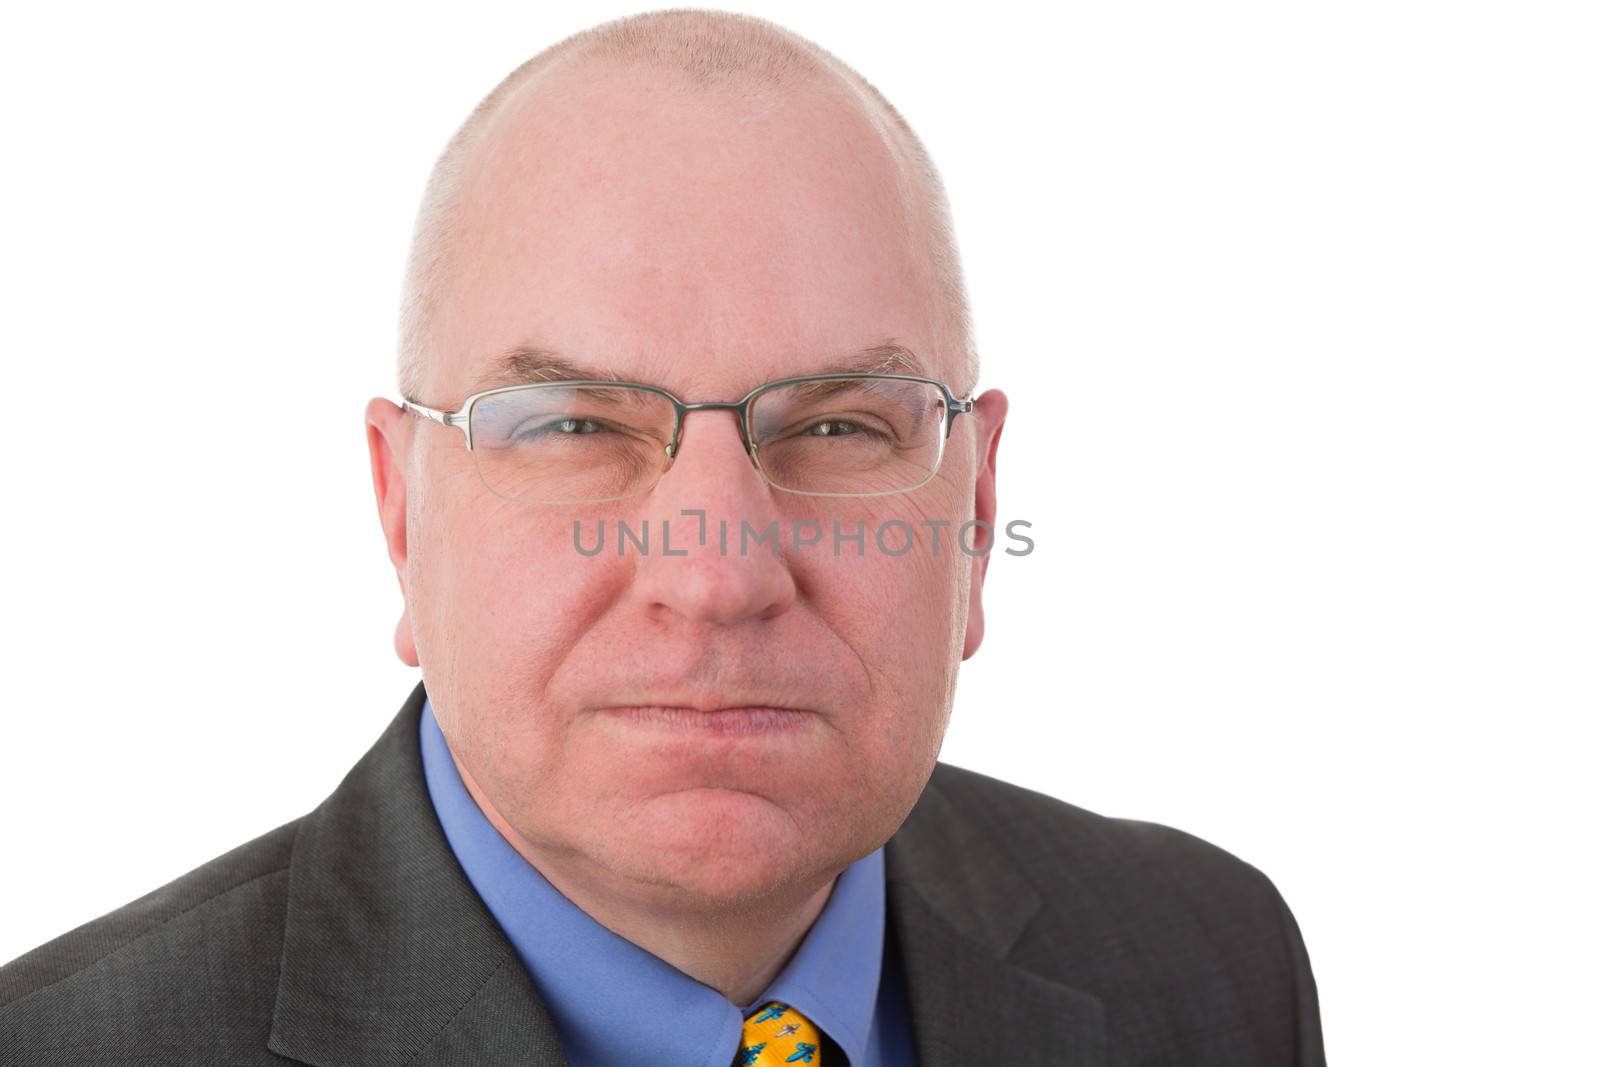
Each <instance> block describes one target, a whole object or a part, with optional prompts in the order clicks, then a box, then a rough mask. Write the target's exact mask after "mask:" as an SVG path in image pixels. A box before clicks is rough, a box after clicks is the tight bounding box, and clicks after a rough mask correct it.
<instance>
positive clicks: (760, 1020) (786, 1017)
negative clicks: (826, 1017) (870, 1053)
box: [733, 1000, 838, 1067]
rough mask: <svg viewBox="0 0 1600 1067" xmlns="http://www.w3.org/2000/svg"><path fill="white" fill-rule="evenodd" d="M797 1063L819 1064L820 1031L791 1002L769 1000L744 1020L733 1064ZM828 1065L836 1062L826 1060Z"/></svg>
mask: <svg viewBox="0 0 1600 1067" xmlns="http://www.w3.org/2000/svg"><path fill="white" fill-rule="evenodd" d="M798 1063H804V1064H809V1065H810V1067H821V1064H822V1034H821V1032H820V1031H818V1029H817V1028H816V1026H814V1025H813V1024H812V1022H811V1020H810V1019H807V1018H806V1017H805V1016H804V1015H801V1014H800V1012H799V1011H798V1010H797V1009H796V1008H794V1007H793V1006H792V1005H789V1004H785V1003H783V1002H782V1001H780V1000H769V1001H767V1003H765V1004H763V1005H762V1006H761V1007H760V1008H758V1009H756V1012H755V1014H753V1015H751V1016H750V1017H749V1018H748V1019H746V1020H745V1021H744V1033H743V1036H742V1038H741V1040H740V1042H739V1054H738V1055H737V1056H735V1057H734V1058H733V1064H734V1067H746V1065H748V1064H756V1065H758V1067H777V1065H779V1064H785V1065H787V1064H798ZM828 1067H838V1065H835V1064H829V1065H828Z"/></svg>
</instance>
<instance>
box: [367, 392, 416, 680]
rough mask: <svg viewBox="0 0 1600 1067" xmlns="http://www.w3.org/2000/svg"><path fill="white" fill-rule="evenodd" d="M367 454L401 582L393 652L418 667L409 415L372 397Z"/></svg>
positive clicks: (391, 557)
mask: <svg viewBox="0 0 1600 1067" xmlns="http://www.w3.org/2000/svg"><path fill="white" fill-rule="evenodd" d="M366 418H367V453H368V456H369V457H370V459H371V460H372V491H373V493H374V494H376V496H377V498H378V522H379V523H380V524H381V525H382V526H383V540H384V543H385V544H387V545H388V547H389V562H390V563H392V564H394V572H395V576H396V577H397V578H399V580H400V597H401V604H402V607H401V609H400V622H399V624H398V625H397V626H396V627H395V629H394V652H395V655H397V656H399V657H400V662H402V663H404V664H406V665H407V666H410V667H416V666H418V665H419V663H418V660H417V643H416V640H415V639H414V638H413V637H412V636H411V620H410V617H409V610H408V608H407V607H406V605H408V604H409V603H410V600H409V594H408V591H407V589H406V478H405V471H406V466H405V463H404V457H405V456H406V454H407V450H408V448H409V446H410V443H411V438H410V436H409V431H410V429H411V427H410V426H409V425H407V424H408V422H409V421H410V420H409V416H407V415H406V413H405V412H404V411H402V410H400V408H399V406H398V405H396V404H395V403H394V402H393V401H390V400H385V399H384V398H383V397H373V398H372V399H371V400H369V401H368V402H367V414H366Z"/></svg>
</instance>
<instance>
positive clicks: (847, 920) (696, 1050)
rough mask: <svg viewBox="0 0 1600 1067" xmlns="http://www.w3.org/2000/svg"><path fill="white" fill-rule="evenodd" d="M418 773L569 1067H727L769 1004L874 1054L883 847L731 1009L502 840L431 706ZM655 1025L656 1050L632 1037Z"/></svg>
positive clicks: (856, 1051)
mask: <svg viewBox="0 0 1600 1067" xmlns="http://www.w3.org/2000/svg"><path fill="white" fill-rule="evenodd" d="M421 741H422V767H423V774H424V777H425V778H426V780H427V787H428V794H429V796H430V798H431V799H432V801H433V808H434V811H435V812H437V813H438V816H439V822H440V825H441V826H442V827H443V829H444V834H445V838H446V839H447V840H448V841H449V843H450V848H451V850H452V851H453V852H454V853H455V855H456V858H457V860H459V861H460V863H461V867H462V869H463V870H464V871H465V873H466V875H467V879H468V880H469V881H470V882H471V883H472V885H473V888H474V889H476V890H477V892H478V895H479V896H480V897H482V898H483V902H484V904H485V905H486V906H487V907H488V909H489V911H490V913H491V914H492V915H493V916H494V917H495V920H496V921H497V922H498V923H499V924H500V926H501V928H502V929H503V930H504V931H505V933H506V936H507V938H508V939H509V940H510V941H511V944H512V946H513V947H514V948H515V949H516V950H517V954H518V955H519V956H520V957H521V958H522V962H523V964H524V965H525V966H526V967H527V969H528V972H529V974H530V976H531V977H532V978H533V982H534V985H535V986H536V987H537V988H538V990H539V995H540V997H541V998H542V999H543V1000H544V1002H545V1007H546V1008H547V1009H548V1010H549V1012H550V1016H551V1018H552V1020H553V1021H554V1023H555V1025H556V1029H557V1031H558V1032H559V1033H560V1036H561V1040H562V1046H563V1048H564V1049H565V1051H566V1053H567V1057H568V1059H569V1060H570V1061H571V1063H572V1065H573V1067H592V1065H599V1064H609V1063H621V1062H629V1061H631V1060H632V1059H634V1058H637V1057H638V1055H639V1053H640V1051H641V1050H642V1048H643V1047H647V1048H648V1049H649V1051H650V1053H651V1055H650V1056H649V1059H651V1060H652V1061H653V1062H659V1063H683V1064H704V1065H705V1067H726V1065H727V1064H728V1063H729V1062H731V1060H732V1059H733V1056H734V1054H735V1053H736V1052H737V1051H738V1046H739V1039H740V1035H741V1033H742V1029H743V1021H744V1017H745V1016H746V1015H748V1014H749V1013H750V1012H751V1011H753V1010H754V1009H755V1008H756V1007H757V1006H759V1005H761V1004H765V1003H766V1002H767V1001H769V1000H779V1001H782V1002H784V1003H785V1004H791V1005H793V1006H794V1007H795V1008H797V1009H799V1011H800V1013H801V1014H802V1015H804V1016H805V1017H806V1018H807V1019H809V1020H811V1021H812V1022H813V1023H815V1024H816V1025H817V1026H818V1027H820V1028H821V1029H822V1030H823V1032H824V1033H826V1034H827V1035H828V1036H829V1037H830V1038H832V1039H833V1040H834V1041H835V1042H837V1043H838V1045H839V1047H840V1048H841V1049H842V1050H843V1051H844V1053H845V1054H846V1055H847V1056H848V1057H849V1060H850V1063H852V1064H862V1063H864V1062H865V1058H866V1047H867V1040H868V1036H869V1034H870V1032H871V1029H872V1015H873V1010H874V1007H875V1006H876V1003H877V999H878V981H879V970H880V966H881V964H882V960H883V931H884V876H883V849H882V848H881V847H880V848H878V849H875V850H874V851H872V852H870V853H868V854H867V855H866V856H863V857H862V858H861V859H858V860H856V861H855V862H854V863H852V864H850V865H849V866H847V867H846V868H845V869H844V870H843V871H842V872H841V873H840V875H839V878H838V880H837V881H836V882H835V883H834V887H833V892H832V893H831V894H830V895H829V897H828V901H827V903H826V904H825V905H824V906H823V909H822V912H821V914H819V915H818V916H817V919H816V921H815V922H814V923H813V924H812V926H811V929H810V930H809V931H808V932H807V933H806V936H805V938H804V940H802V941H801V943H800V947H799V949H798V950H797V951H796V952H795V953H794V955H793V956H792V957H791V958H790V960H789V962H788V964H787V965H785V967H784V968H783V970H782V971H780V972H779V973H778V975H777V977H776V978H774V979H773V980H772V982H771V983H770V984H769V985H768V986H767V988H766V990H765V991H764V992H763V993H762V994H761V996H759V997H757V998H756V999H755V1000H754V1001H752V1002H751V1003H749V1004H747V1005H739V1006H736V1005H734V1004H732V1003H731V1002H729V1001H728V999H727V998H726V997H724V996H723V995H722V994H721V993H719V992H718V991H717V990H715V989H712V988H711V987H710V986H708V985H705V984H704V983H702V982H700V981H697V980H696V979H694V978H691V977H690V976H688V975H687V974H684V973H683V972H682V971H680V970H678V969H677V968H676V967H673V966H672V965H671V964H669V963H667V962H666V961H664V960H662V959H660V958H659V957H657V956H655V955H654V954H652V953H650V952H648V951H646V950H645V949H642V948H640V947H639V946H637V945H635V944H633V943H632V942H631V941H628V940H627V939H625V938H623V937H621V936H619V935H617V934H615V933H613V932H612V931H610V930H608V929H607V928H606V927H604V926H602V925H601V924H600V923H598V922H596V921H595V920H594V919H593V918H592V917H590V916H589V914H588V913H587V912H585V911H583V910H582V909H581V908H579V907H578V906H577V905H576V904H574V903H573V902H572V901H570V900H569V899H567V897H566V896H564V895H563V894H562V893H561V892H560V891H559V890H558V889H556V888H555V887H554V886H553V885H551V884H550V883H549V881H547V880H546V879H545V877H544V876H543V875H542V874H540V873H539V871H538V869H537V868H536V867H534V866H533V865H532V864H530V863H529V862H528V861H527V860H525V859H523V857H522V855H521V854H520V853H519V852H517V851H516V849H514V848H512V847H511V845H510V844H509V843H508V842H507V841H506V840H505V838H504V837H502V836H501V835H500V832H499V831H498V830H496V829H495V828H494V825H493V824H492V823H490V822H489V820H488V818H487V817H485V816H484V814H483V812H482V810H481V809H479V807H478V805H477V802H476V801H474V800H473V799H472V796H471V794H470V793H468V792H467V789H466V785H465V784H464V783H463V782H462V781H461V775H460V773H459V772H458V771H457V770H456V766H455V762H454V760H452V759H451V757H450V750H449V746H448V745H447V743H446V742H445V739H444V734H443V733H442V732H441V731H440V730H439V724H438V722H437V721H436V720H435V719H434V716H433V706H432V704H431V703H428V702H426V701H424V703H423V706H422V721H421ZM646 1021H648V1022H649V1025H650V1027H651V1035H650V1039H649V1044H648V1046H641V1042H640V1039H639V1035H638V1033H637V1031H634V1030H630V1026H633V1025H637V1026H641V1027H642V1026H643V1025H645V1022H646Z"/></svg>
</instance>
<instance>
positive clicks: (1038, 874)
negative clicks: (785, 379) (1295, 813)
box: [0, 685, 1323, 1067]
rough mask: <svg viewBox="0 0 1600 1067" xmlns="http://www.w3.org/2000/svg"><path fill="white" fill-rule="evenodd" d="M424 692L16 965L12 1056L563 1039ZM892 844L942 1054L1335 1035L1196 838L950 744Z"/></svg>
mask: <svg viewBox="0 0 1600 1067" xmlns="http://www.w3.org/2000/svg"><path fill="white" fill-rule="evenodd" d="M423 695H424V694H423V689H422V687H421V685H418V687H417V689H416V690H415V691H414V692H413V693H412V694H411V697H410V698H409V699H408V700H407V701H406V702H405V705H404V706H403V707H402V708H401V709H400V713H399V715H398V716H396V717H395V719H394V721H393V723H391V724H390V726H389V728H388V729H387V730H386V731H385V732H384V734H383V736H382V737H380V738H379V739H378V742H377V743H376V744H375V745H374V746H373V747H372V749H371V751H369V752H368V753H367V754H366V755H365V756H364V757H362V759H361V760H360V762H358V763H357V764H356V766H355V767H354V768H353V769H352V770H351V771H350V773H349V774H348V775H347V776H346V777H345V780H344V781H343V782H342V783H341V784H340V785H339V787H338V789H336V790H335V791H334V792H333V793H332V795H330V796H329V797H328V799H327V800H325V801H324V802H323V803H322V804H321V805H320V806H319V807H318V808H317V809H316V810H314V811H312V812H311V813H309V814H308V815H305V816H303V817H302V818H299V819H296V820H295V821H293V822H291V823H288V824H286V825H284V826H280V827H279V828H278V829H276V830H273V831H272V832H270V833H267V834H264V835H263V836H261V837H258V838H256V839H255V840H254V841H251V842H249V843H248V844H245V845H241V846H240V847H238V848H236V849H234V850H233V851H232V852H229V853H227V854H226V855H223V856H219V857H218V858H216V859H214V860H212V861H210V862H209V863H206V864H205V865H203V866H201V867H199V868H197V869H195V870H193V871H191V872H189V873H188V874H186V875H184V876H183V877H181V878H179V879H178V880H177V881H174V882H172V883H170V884H168V885H166V886H163V887H162V888H160V889H158V890H156V891H155V892H153V893H150V894H149V895H147V896H144V897H141V898H140V899H138V900H136V901H134V902H132V903H131V904H127V905H125V906H124V907H121V908H119V909H117V910H116V911H114V912H112V913H110V914H109V915H106V916H103V917H101V918H99V919H96V920H94V921H93V922H90V923H88V924H86V925H84V926H81V927H79V928H78V929H76V930H73V931H72V932H70V933H67V934H65V935H63V936H61V937H58V938H56V939H55V940H54V941H51V942H49V943H48V944H45V945H43V946H41V947H39V948H37V949H34V950H33V951H32V952H29V953H28V954H26V955H24V956H22V957H20V958H18V959H16V960H14V961H12V962H11V963H9V964H7V965H6V966H5V967H3V968H0V1063H3V1064H6V1065H36V1064H72V1065H74V1067H80V1065H85V1064H148V1065H151V1067H154V1065H157V1064H159V1065H162V1067H175V1065H182V1064H283V1063H308V1064H317V1065H320V1067H334V1065H348V1067H365V1065H374V1067H375V1065H378V1064H392V1065H399V1064H409V1065H414V1067H423V1065H440V1067H443V1065H446V1064H451V1065H461V1067H493V1065H501V1064H504V1065H511V1064H519V1065H538V1067H544V1065H550V1067H555V1065H564V1064H565V1062H566V1061H565V1059H564V1058H563V1056H562V1053H561V1047H560V1044H559V1043H558V1041H557V1038H556V1033H555V1030H554V1029H553V1027H552V1025H551V1022H550V1018H549V1016H548V1015H547V1014H546V1011H545V1009H544V1006H543V1005H542V1003H541V1002H540V1000H539V997H538V994H537V993H536V992H535V989H534V986H533V983H532V982H531V981H530V979H529V977H528V973H527V971H526V970H525V969H524V967H523V965H522V963H521V961H520V959H519V958H518V956H517V954H516V952H515V950H513V949H512V947H511V945H510V943H509V942H508V941H507V940H506V938H505V936H504V935H503V934H502V933H501V931H500V928H499V926H498V925H497V924H496V923H495V920H494V919H493V918H492V917H491V916H490V914H489V912H488V910H487V909H486V908H485V907H484V906H483V903H482V902H481V901H480V900H479V898H478V896H477V894H476V893H475V892H474V890H473V889H472V886H471V884H470V883H469V882H468V881H467V880H466V877H465V875H463V874H462V871H461V868H460V867H459V866H458V865H457V863H456V859H455V856H454V854H453V853H452V852H451V851H450V847H449V845H448V843H447V842H446V841H445V838H444V835H443V833H442V832H441V830H440V828H439V823H438V821H437V819H436V818H435V816H434V813H433V808H432V806H431V804H430V802H429V799H428V795H427V791H426V788H425V785H424V781H423V777H422V763H421V753H420V751H419V747H418V739H417V738H418V730H417V727H418V721H417V720H418V716H419V714H420V713H421V708H422V698H423ZM884 860H885V871H886V876H887V879H888V916H889V921H888V923H887V926H886V936H887V937H888V941H889V945H890V946H891V950H892V951H895V952H897V953H899V958H900V960H901V962H902V969H903V973H904V975H905V981H906V992H907V997H908V1002H909V1003H908V1006H909V1009H910V1014H911V1025H912V1030H913V1038H914V1042H915V1045H916V1051H917V1055H918V1058H919V1061H920V1063H921V1064H922V1065H923V1067H969V1065H973V1064H991V1063H1006V1064H1041V1065H1042V1064H1061V1065H1072V1067H1091V1065H1112V1064H1115V1065H1132V1064H1197V1065H1198V1064H1219V1065H1220V1064H1230V1065H1249V1064H1273V1065H1287V1064H1296V1065H1309V1064H1320V1063H1322V1062H1323V1054H1322V1036H1321V1030H1320V1023H1319V1019H1318V1011H1317V999H1316V988H1315V986H1314V984H1313V982H1312V977H1311V969H1310V966H1309V964H1308V963H1307V960H1306V953H1305V948H1304V946H1303V945H1302V943H1301V939H1300V934H1299V931H1298V929H1297V928H1296V926H1295V922H1294V920H1293V918H1292V917H1291V916H1290V914H1289V911H1288V909H1287V908H1286V907H1285V906H1284V903H1283V901H1282V899H1281V898H1280V897H1279V895H1278V893H1277V891H1276V890H1275V889H1274V888H1273V886H1272V884H1271V883H1270V882H1269V881H1267V879H1266V878H1265V877H1264V876H1263V875H1262V874H1261V873H1260V872H1259V871H1257V870H1256V869H1255V868H1253V867H1250V866H1248V865H1246V864H1244V863H1242V862H1240V861H1239V860H1237V859H1235V858H1234V857H1232V856H1230V855H1228V854H1227V853H1225V852H1223V851H1221V850H1220V849H1217V848H1214V847H1212V846H1210V845H1208V844H1206V843H1205V842H1203V841H1200V840H1198V839H1197V838H1194V837H1191V836H1189V835H1187V834H1184V833H1180V832H1179V831H1176V830H1171V829H1167V828H1165V827H1162V826H1156V825H1152V824H1149V823H1138V822H1128V821H1123V820H1117V819H1107V818H1103V817H1101V816H1098V815H1094V814H1091V813H1089V812H1086V811H1082V810H1080V809H1078V808H1074V807H1071V806H1070V805H1067V804H1064V803H1062V802H1061V801H1058V800H1055V799H1053V798H1051V797H1049V796H1045V795H1044V794H1041V793H1035V792H1032V791H1030V790H1027V789H1023V788H1020V787H1018V786H1014V785H1010V784H1007V783H1005V782H1001V781H998V780H996V779H993V778H989V777H986V776H984V775H981V774H977V773H974V772H972V771H968V770H963V769H961V768H959V767H953V766H950V765H949V764H944V763H940V764H939V765H938V766H937V767H936V768H935V770H934V773H933V777H932V780H931V781H930V782H929V783H928V786H927V788H926V789H925V790H924V792H923V794H922V796H921V798H920V799H919V800H918V802H917V805H916V807H915V808H914V809H913V810H912V812H911V815H910V816H909V818H907V820H906V822H905V824H904V825H903V826H902V827H901V829H900V830H899V831H898V832H897V833H896V834H895V835H894V837H893V838H891V839H890V841H889V842H888V844H887V845H886V847H885V849H884ZM640 1062H645V1061H644V1060H641V1061H640ZM666 1067H672V1065H666ZM686 1067H688V1065H686Z"/></svg>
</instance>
